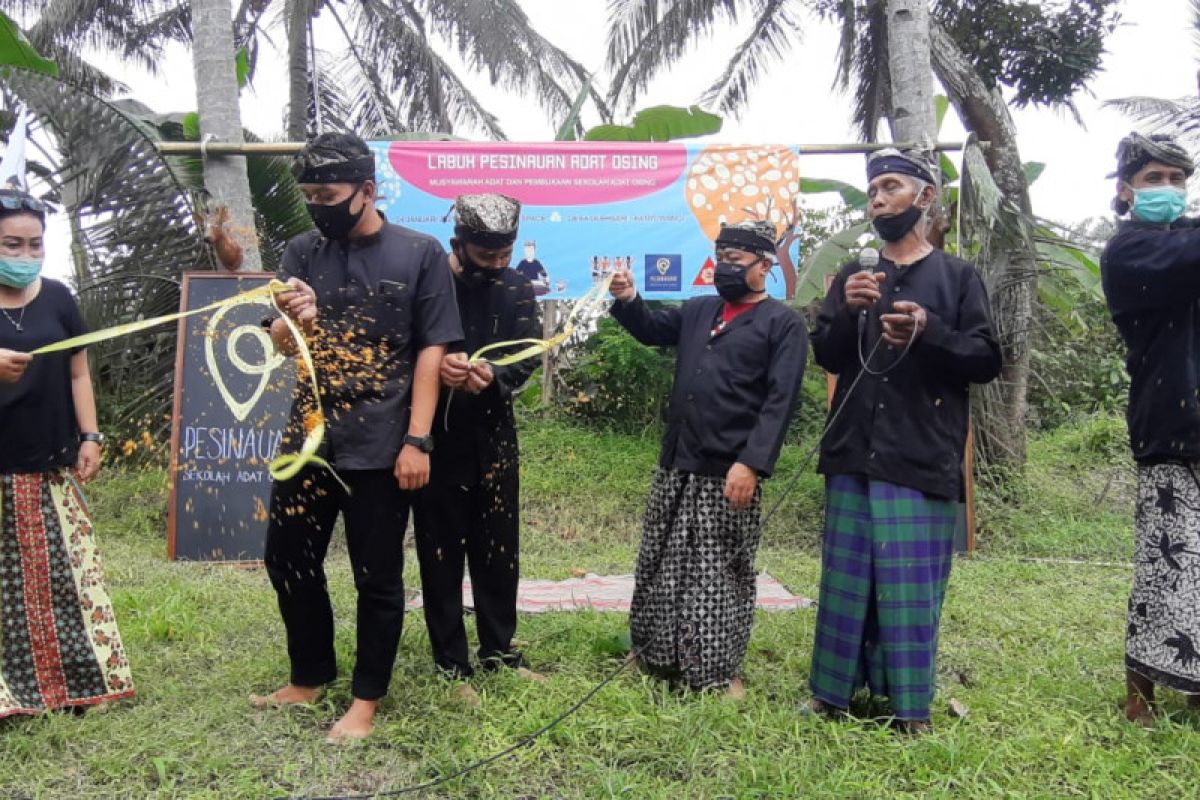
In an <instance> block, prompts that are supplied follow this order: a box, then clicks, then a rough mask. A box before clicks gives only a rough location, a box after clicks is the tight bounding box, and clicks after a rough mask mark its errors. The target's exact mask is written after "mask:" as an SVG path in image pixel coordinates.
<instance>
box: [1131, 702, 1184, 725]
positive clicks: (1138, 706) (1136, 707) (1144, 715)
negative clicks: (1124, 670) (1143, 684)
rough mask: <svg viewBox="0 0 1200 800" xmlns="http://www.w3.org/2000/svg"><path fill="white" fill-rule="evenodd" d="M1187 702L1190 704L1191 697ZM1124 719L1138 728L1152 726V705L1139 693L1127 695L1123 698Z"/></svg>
mask: <svg viewBox="0 0 1200 800" xmlns="http://www.w3.org/2000/svg"><path fill="white" fill-rule="evenodd" d="M1188 704H1189V705H1190V704H1191V698H1189V699H1188ZM1125 719H1127V720H1129V721H1130V722H1132V723H1133V724H1134V725H1137V726H1138V727H1139V728H1153V727H1154V706H1153V705H1151V704H1150V703H1148V702H1146V698H1144V697H1142V696H1141V695H1134V696H1132V697H1127V698H1125Z"/></svg>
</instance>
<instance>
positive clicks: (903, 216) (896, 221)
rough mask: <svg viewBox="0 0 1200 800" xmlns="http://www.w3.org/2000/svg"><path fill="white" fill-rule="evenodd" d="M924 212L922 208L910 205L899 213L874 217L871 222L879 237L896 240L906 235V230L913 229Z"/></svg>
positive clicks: (890, 240)
mask: <svg viewBox="0 0 1200 800" xmlns="http://www.w3.org/2000/svg"><path fill="white" fill-rule="evenodd" d="M924 213H925V212H924V210H923V209H920V208H917V207H916V206H915V205H912V206H909V207H908V209H907V210H905V211H901V212H900V213H899V214H893V215H892V216H890V217H876V218H875V219H873V220H872V221H871V224H872V225H874V226H875V232H876V233H878V234H879V238H880V239H883V240H884V241H885V242H898V241H900V240H901V239H903V238H904V237H905V236H907V235H908V232H909V231H911V230H912V229H913V226H914V225H916V224H917V222H918V221H919V220H920V219H921V216H922V215H923V214H924Z"/></svg>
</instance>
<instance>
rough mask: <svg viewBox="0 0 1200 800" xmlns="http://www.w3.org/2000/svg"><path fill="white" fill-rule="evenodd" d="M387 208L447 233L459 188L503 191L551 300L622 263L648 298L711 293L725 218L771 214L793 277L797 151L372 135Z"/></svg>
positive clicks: (520, 246) (521, 264)
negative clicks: (515, 208)
mask: <svg viewBox="0 0 1200 800" xmlns="http://www.w3.org/2000/svg"><path fill="white" fill-rule="evenodd" d="M371 147H372V148H373V149H374V151H375V155H376V173H377V175H378V178H379V184H380V186H379V188H380V195H381V199H380V202H379V207H380V209H381V210H382V211H383V212H384V213H385V214H387V217H388V219H389V221H391V222H394V223H397V224H399V225H403V226H405V227H408V228H414V229H416V230H419V231H423V232H425V233H428V234H430V235H432V236H435V237H437V238H438V239H439V240H440V241H442V242H443V243H447V242H448V241H449V239H450V237H451V236H452V235H453V217H452V216H448V214H449V212H450V209H451V205H452V204H453V202H454V198H455V197H457V196H458V195H460V194H478V193H484V192H500V193H502V194H507V195H510V196H512V197H515V198H517V199H518V200H520V201H521V202H522V204H523V205H524V208H523V209H522V214H521V230H520V236H519V238H518V239H517V244H516V247H515V248H514V252H513V260H512V266H513V267H514V268H515V269H517V270H518V271H519V272H521V273H522V274H524V275H525V276H526V277H528V278H529V279H530V280H531V281H533V283H534V287H535V290H536V291H537V292H538V294H539V295H541V296H542V297H545V298H548V299H577V298H579V297H582V296H583V295H584V294H586V293H587V292H588V290H589V289H591V287H592V286H593V285H595V284H596V283H598V282H600V281H601V280H603V279H604V278H605V277H606V276H607V275H609V274H611V273H612V272H613V271H614V270H616V269H619V268H622V267H627V268H629V269H630V270H631V271H632V272H633V274H634V276H635V278H636V280H637V286H638V291H639V292H641V294H642V295H643V296H644V297H646V298H647V299H651V300H670V299H681V298H686V297H691V296H693V295H697V294H706V293H707V294H711V293H713V291H714V290H713V288H712V271H713V267H714V266H715V265H714V261H713V258H712V254H713V240H714V239H715V238H716V236H717V232H718V231H719V230H720V225H721V222H723V221H724V222H740V221H742V220H745V219H766V220H770V221H771V222H773V223H775V226H776V230H777V231H778V236H779V239H780V240H781V241H782V243H783V245H782V247H781V252H780V266H779V268H777V270H776V272H777V273H778V275H776V277H775V279H773V280H772V281H769V282H768V284H767V288H768V290H769V291H770V292H771V294H772V295H775V296H777V297H783V296H784V295H785V294H786V292H787V289H788V288H789V287H790V286H791V285H792V282H793V281H794V279H795V274H796V270H795V264H796V256H795V253H794V247H793V237H791V236H790V235H789V234H790V233H791V232H792V231H794V229H795V226H796V223H797V221H798V219H797V217H798V212H797V207H796V203H797V202H798V199H799V197H800V157H799V154H798V153H797V152H796V151H795V150H793V149H792V148H790V147H787V146H784V145H752V146H738V145H725V144H719V145H707V146H706V145H700V144H682V143H674V142H655V143H626V142H551V143H540V144H520V143H511V142H500V143H478V142H372V143H371Z"/></svg>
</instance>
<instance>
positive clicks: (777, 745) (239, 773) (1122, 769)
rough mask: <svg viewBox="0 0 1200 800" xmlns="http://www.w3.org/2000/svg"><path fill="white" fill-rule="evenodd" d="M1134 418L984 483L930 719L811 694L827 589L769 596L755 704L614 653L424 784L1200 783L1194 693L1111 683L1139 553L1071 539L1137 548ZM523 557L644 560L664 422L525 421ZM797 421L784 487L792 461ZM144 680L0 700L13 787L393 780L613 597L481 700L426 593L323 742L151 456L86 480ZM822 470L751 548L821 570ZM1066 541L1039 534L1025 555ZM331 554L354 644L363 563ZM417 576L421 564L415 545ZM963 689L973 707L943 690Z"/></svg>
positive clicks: (37, 793)
mask: <svg viewBox="0 0 1200 800" xmlns="http://www.w3.org/2000/svg"><path fill="white" fill-rule="evenodd" d="M1122 441H1123V440H1122V434H1121V426H1120V423H1119V422H1118V421H1113V420H1099V421H1093V422H1091V423H1089V424H1085V425H1080V426H1076V427H1073V428H1070V429H1065V430H1062V431H1059V432H1057V433H1055V434H1053V435H1050V436H1046V437H1043V438H1040V439H1038V440H1037V441H1035V442H1034V443H1033V446H1032V449H1031V466H1030V469H1029V473H1028V475H1027V476H1026V479H1025V480H1023V481H1020V482H1016V483H1014V484H1013V485H1010V486H1009V487H1008V489H1007V490H1006V494H1005V499H1004V501H1003V502H1002V501H1001V499H1000V496H999V494H998V493H996V492H985V493H984V497H983V501H984V505H983V508H982V509H981V525H982V533H981V543H982V544H981V550H980V552H979V554H978V555H976V556H974V557H971V558H965V559H961V560H960V561H959V562H958V563H957V564H956V565H955V572H954V576H953V579H952V586H951V589H950V593H949V599H948V601H947V607H946V613H945V622H944V625H943V628H942V646H941V661H940V672H939V698H938V700H937V702H936V706H935V714H934V723H935V726H936V731H935V732H934V733H933V734H932V735H930V736H926V737H923V738H919V739H907V738H903V737H899V736H896V735H894V734H892V733H890V732H888V730H887V729H885V728H883V727H881V726H878V725H876V724H872V723H870V722H855V723H837V724H831V723H821V722H818V721H814V720H810V719H806V718H802V717H800V716H798V715H797V713H796V706H797V704H799V703H801V702H803V701H804V700H805V699H806V697H807V690H806V688H805V687H806V679H807V671H808V658H809V654H810V647H811V642H812V627H813V619H814V614H813V612H812V611H801V612H790V613H776V614H765V613H760V614H759V617H758V619H757V621H756V628H755V632H754V637H753V640H752V642H751V647H750V654H749V658H748V661H747V664H746V673H747V682H748V689H749V694H748V697H747V699H746V701H745V702H743V703H741V704H740V705H735V704H731V703H729V702H727V701H723V700H722V699H720V698H717V697H712V696H696V695H685V694H679V693H675V692H673V691H671V690H669V689H668V688H666V687H664V686H663V685H661V684H659V683H656V682H654V681H652V680H649V679H646V678H643V677H641V676H639V675H636V674H622V675H621V676H620V677H619V678H618V679H617V680H616V682H615V683H614V684H613V685H611V686H609V687H607V688H606V689H605V690H604V691H602V692H601V693H600V694H599V695H598V696H597V697H596V698H595V700H594V701H593V702H592V703H591V704H590V705H588V706H587V707H585V708H584V709H583V710H582V711H581V712H580V713H579V714H577V715H576V716H574V717H573V718H571V719H570V720H568V721H567V722H565V723H564V724H563V725H561V726H560V727H558V728H557V729H555V730H554V731H553V732H552V733H551V734H550V735H548V736H547V737H545V738H544V739H542V740H540V741H539V742H538V743H536V744H535V745H533V746H532V747H529V748H526V749H524V750H522V751H520V752H519V753H518V754H517V755H515V756H514V757H512V758H510V759H508V760H506V761H502V762H500V763H498V764H496V765H494V766H492V767H491V768H488V769H485V770H482V771H479V772H476V773H474V774H472V775H471V776H469V777H466V778H464V779H461V780H456V781H453V782H451V783H448V784H446V785H444V786H441V787H439V788H438V789H437V790H436V791H434V792H431V793H430V795H429V796H450V797H470V798H476V797H478V798H487V797H531V798H532V797H572V798H573V797H585V798H591V797H597V798H599V797H615V796H623V797H637V798H645V797H650V798H678V797H693V798H709V797H723V796H729V797H739V798H741V797H782V796H807V797H883V796H887V797H892V796H921V797H950V796H954V797H989V798H991V797H1067V796H1091V797H1106V798H1107V797H1188V796H1191V794H1192V791H1193V787H1194V786H1195V785H1196V784H1197V782H1198V781H1200V762H1198V761H1197V759H1196V758H1195V757H1194V754H1195V752H1196V748H1197V747H1198V746H1200V732H1198V727H1200V720H1198V719H1194V718H1191V717H1189V716H1188V715H1187V713H1186V711H1184V710H1183V707H1182V703H1181V701H1180V700H1179V699H1178V698H1171V700H1170V701H1169V706H1170V707H1171V708H1173V709H1174V710H1175V711H1176V713H1175V715H1174V716H1173V717H1172V718H1171V719H1170V720H1169V721H1167V722H1165V723H1164V724H1162V725H1161V726H1160V727H1159V728H1158V729H1156V730H1154V731H1149V732H1147V731H1141V730H1137V729H1134V728H1132V727H1130V726H1128V725H1126V724H1125V723H1124V722H1123V721H1122V719H1121V717H1120V715H1119V713H1118V708H1117V705H1116V702H1117V700H1118V698H1119V696H1120V693H1121V655H1122V631H1123V627H1124V623H1123V610H1124V604H1125V595H1126V592H1127V590H1128V583H1129V577H1130V576H1129V570H1128V569H1126V568H1125V567H1122V566H1115V567H1113V566H1102V565H1096V564H1069V563H1062V561H1060V560H1059V559H1083V560H1090V561H1101V562H1113V561H1115V562H1123V561H1125V560H1127V559H1128V557H1129V545H1128V540H1129V531H1128V529H1129V525H1130V514H1129V511H1128V508H1129V492H1130V489H1131V484H1130V480H1129V479H1130V475H1131V470H1130V467H1129V465H1128V464H1126V463H1125V462H1124V461H1123V460H1122V457H1121V452H1122ZM524 447H525V451H526V454H525V461H524V468H525V484H524V487H525V499H526V500H525V503H526V511H525V523H526V524H525V529H524V534H523V536H524V540H523V549H524V553H523V572H524V574H525V575H526V576H529V577H547V578H562V577H565V576H567V575H568V574H569V573H570V572H571V570H573V569H586V570H589V571H594V572H601V573H603V572H627V571H629V570H630V569H631V568H632V564H633V559H634V555H635V551H636V541H637V529H638V522H639V517H640V514H641V507H642V504H643V502H644V497H645V492H646V487H647V478H648V475H649V472H650V470H651V467H652V465H653V462H654V458H655V452H656V449H657V443H656V442H655V441H653V440H652V439H643V438H632V437H617V436H611V435H601V434H596V433H593V432H588V431H584V430H580V429H577V428H572V427H567V426H564V425H560V424H554V423H546V422H539V423H536V424H532V425H529V426H527V427H526V430H525V431H524ZM805 450H806V448H801V447H795V448H789V451H788V452H787V453H786V454H785V457H784V462H783V464H782V465H781V469H780V475H781V476H782V479H781V480H777V481H775V482H773V485H772V487H771V493H772V496H774V494H775V493H778V492H779V490H780V489H781V488H782V484H783V482H784V480H786V477H787V476H789V475H791V474H792V473H793V472H794V471H795V470H796V469H797V468H798V467H799V466H800V464H801V462H802V461H803V458H804V454H805ZM91 494H92V503H93V511H94V515H95V518H96V521H97V524H98V528H99V531H100V536H101V542H102V548H103V552H104V555H105V558H106V562H107V568H108V575H109V581H110V585H111V587H112V589H113V593H114V596H115V601H116V605H117V612H118V619H119V621H120V624H121V630H122V633H123V635H124V638H125V643H126V645H127V646H128V649H129V651H130V656H131V660H132V662H133V665H134V671H135V679H136V681H137V684H138V697H137V698H136V700H133V701H130V702H126V703H122V704H120V705H118V706H117V707H114V708H112V709H110V710H108V711H107V712H105V713H89V714H87V715H84V716H82V717H75V716H70V715H62V714H54V715H48V716H46V717H43V718H37V719H21V720H13V721H7V722H4V723H0V796H13V797H89V798H90V797H121V798H127V797H146V796H155V797H212V798H242V797H244V798H258V797H267V796H313V795H329V794H345V793H357V792H372V791H380V790H385V789H389V788H395V787H399V786H403V785H405V784H408V783H410V782H413V781H420V780H425V779H429V778H431V777H434V776H437V775H439V774H443V773H446V772H449V771H453V770H454V769H456V768H458V767H460V766H462V765H464V764H466V763H468V762H470V761H471V760H473V759H475V758H479V757H482V756H485V755H488V754H490V753H492V752H495V751H497V750H499V749H500V748H502V747H504V746H506V745H508V744H510V743H512V742H514V741H515V740H517V739H518V738H520V737H521V736H522V735H524V734H526V733H528V732H530V731H532V730H535V729H536V728H537V727H539V726H540V725H541V724H542V723H543V722H544V721H546V720H547V719H549V718H551V717H552V716H554V715H555V714H557V713H558V712H559V711H561V710H562V709H564V708H566V707H567V706H568V705H570V704H571V703H572V702H573V701H574V700H575V699H576V698H578V697H579V696H580V695H582V694H583V693H584V692H585V691H586V690H587V689H588V688H589V687H591V686H592V685H593V683H594V682H595V681H596V680H597V679H598V678H599V677H601V676H602V675H604V674H606V673H607V672H608V671H610V670H611V669H612V668H614V667H615V666H616V665H617V663H618V661H617V658H616V657H615V656H613V655H611V654H610V649H611V648H606V647H605V645H606V644H607V643H609V642H611V641H612V640H613V638H614V637H617V636H619V635H620V634H621V633H622V632H623V631H624V629H625V618H624V617H623V616H621V615H610V614H600V613H577V614H545V615H539V616H529V617H525V618H523V619H522V620H521V628H520V631H519V633H518V635H519V636H520V638H521V639H522V640H523V641H524V642H525V646H526V650H527V652H528V654H529V655H530V657H531V658H532V660H533V662H534V664H535V666H536V667H537V668H539V669H540V670H542V671H543V672H545V673H546V674H547V675H548V676H549V682H548V683H547V684H545V685H536V684H531V683H528V682H524V681H522V680H520V679H518V678H516V677H514V676H512V675H508V674H500V675H492V676H486V677H482V678H480V679H478V681H477V686H478V688H479V690H480V693H481V694H482V695H483V698H484V703H483V707H482V708H481V709H478V710H470V709H467V708H464V707H461V706H459V705H456V704H455V703H454V702H453V701H452V700H451V699H450V697H449V692H448V690H447V686H446V684H444V683H443V682H441V681H440V680H438V679H436V678H435V677H434V676H433V675H432V673H431V669H430V665H429V659H428V641H427V639H426V636H425V632H424V626H423V624H422V620H421V618H420V615H419V614H415V615H412V616H410V618H409V620H408V625H407V626H406V629H405V632H404V638H403V643H402V645H401V653H400V658H399V662H398V664H397V666H396V671H395V676H394V682H393V688H392V691H391V694H390V696H389V697H388V699H387V700H386V701H385V703H384V706H383V714H382V719H381V722H380V730H379V731H378V735H376V736H375V737H374V738H373V739H372V740H371V741H369V742H368V743H365V744H361V745H358V746H352V747H342V748H336V747H329V746H327V745H325V744H324V743H323V742H322V738H321V731H322V730H323V729H324V728H325V727H326V726H328V725H329V724H330V723H331V722H332V721H333V720H334V719H336V717H337V715H338V713H339V711H340V710H341V709H343V708H344V707H345V705H346V703H347V702H348V699H349V698H348V682H347V680H346V679H345V678H343V679H342V680H339V681H338V682H337V683H336V684H334V685H333V686H332V687H331V689H330V691H329V692H327V694H326V696H325V698H324V700H323V701H322V702H321V703H320V704H319V705H317V706H316V707H314V708H311V709H305V710H290V711H284V712H259V711H254V710H252V709H250V708H249V706H248V705H247V703H246V701H245V698H246V695H247V694H249V693H250V692H254V691H258V692H261V691H264V690H269V689H271V688H273V687H274V686H275V685H276V684H278V683H279V682H280V681H281V680H282V679H283V678H284V677H285V674H286V670H285V660H284V651H283V640H282V628H281V624H280V622H279V619H278V615H277V613H276V611H275V608H274V599H273V595H272V593H271V591H270V588H269V586H268V584H267V580H266V577H265V575H264V574H263V573H262V572H261V571H256V570H243V569H235V568H228V567H219V566H202V565H195V564H172V563H168V562H166V561H165V559H164V557H163V556H164V552H165V542H164V538H163V529H164V525H165V511H164V509H165V481H164V479H163V476H162V474H161V473H160V472H154V471H150V472H128V473H124V474H121V473H116V472H114V473H112V474H109V475H107V476H106V477H105V478H104V479H103V480H101V481H100V482H98V483H97V484H96V485H95V487H94V488H93V489H92V491H91ZM819 514H820V482H819V480H818V479H816V478H815V477H812V476H805V477H804V478H802V479H801V480H800V481H799V483H798V485H797V489H796V492H795V494H794V495H793V496H792V497H791V498H789V500H788V502H787V503H786V504H785V505H784V506H783V509H782V510H781V512H780V514H779V516H778V517H777V518H776V520H775V521H774V522H773V523H772V525H771V527H770V528H769V529H768V531H767V532H766V534H765V537H764V545H763V548H762V550H761V551H760V555H759V566H760V568H765V569H767V570H769V571H770V572H772V573H773V574H774V575H776V576H777V577H779V578H780V579H781V580H783V582H784V583H785V584H786V585H787V586H788V587H789V588H791V589H792V590H793V591H795V592H797V593H800V594H807V595H810V596H812V595H814V594H815V592H816V585H817V577H818V561H817V559H816V556H815V549H814V543H815V541H816V532H817V529H818V526H819V522H820V520H819ZM1034 558H1036V559H1048V560H1028V559H1034ZM329 566H330V575H331V582H332V586H333V590H334V593H335V603H336V606H337V612H338V619H339V620H340V622H339V628H338V644H339V650H340V653H341V656H342V658H343V663H344V664H345V663H348V662H349V657H350V655H351V651H352V642H353V629H352V625H351V624H350V622H349V620H350V619H351V611H352V607H353V606H352V603H353V590H352V588H351V584H350V578H349V574H348V567H347V564H346V560H345V557H344V553H343V552H342V551H340V550H338V551H337V552H335V554H334V555H333V556H332V557H331V563H330V565H329ZM408 577H409V580H410V581H411V583H412V584H413V585H415V584H416V583H417V577H416V569H415V563H414V561H413V560H411V559H410V564H409V568H408ZM951 698H953V699H956V700H958V701H960V702H962V703H965V704H966V705H967V706H968V707H969V709H970V713H969V714H968V715H967V716H966V717H965V718H963V719H957V718H954V717H951V716H950V715H949V713H948V703H949V701H950V699H951Z"/></svg>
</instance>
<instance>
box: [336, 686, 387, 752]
mask: <svg viewBox="0 0 1200 800" xmlns="http://www.w3.org/2000/svg"><path fill="white" fill-rule="evenodd" d="M378 707H379V701H378V700H360V699H359V698H357V697H356V698H354V702H353V703H351V704H350V708H349V709H347V710H346V713H345V714H343V715H342V718H341V719H339V720H338V721H337V722H335V723H334V724H333V728H331V729H330V731H329V735H328V736H326V737H325V741H326V742H328V743H329V744H345V743H347V742H351V741H358V740H360V739H365V738H367V737H368V736H370V735H371V731H373V730H374V729H375V726H374V724H373V723H374V720H375V709H376V708H378Z"/></svg>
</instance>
